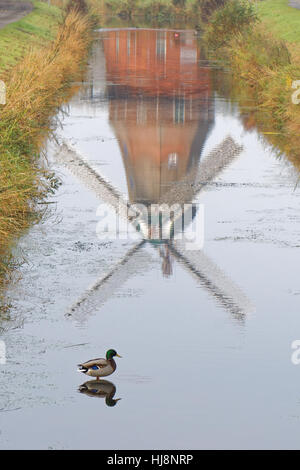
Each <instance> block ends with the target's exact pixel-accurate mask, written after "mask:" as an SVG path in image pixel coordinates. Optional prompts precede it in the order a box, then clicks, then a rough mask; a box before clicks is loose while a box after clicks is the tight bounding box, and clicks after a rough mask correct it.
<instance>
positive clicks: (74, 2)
mask: <svg viewBox="0 0 300 470" xmlns="http://www.w3.org/2000/svg"><path fill="white" fill-rule="evenodd" d="M71 10H76V11H78V12H79V13H83V14H87V12H88V6H87V3H86V1H85V0H69V2H68V3H67V6H66V11H67V13H69V12H70V11H71Z"/></svg>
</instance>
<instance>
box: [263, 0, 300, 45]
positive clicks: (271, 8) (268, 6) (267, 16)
mask: <svg viewBox="0 0 300 470" xmlns="http://www.w3.org/2000/svg"><path fill="white" fill-rule="evenodd" d="M256 5H257V11H258V16H259V18H260V19H261V20H263V22H264V24H265V25H266V26H267V28H268V29H269V30H270V31H271V32H273V33H274V34H275V35H276V36H277V37H278V38H280V39H283V40H284V41H287V42H290V43H291V42H293V43H299V44H300V10H297V9H296V8H292V7H290V6H289V2H288V0H264V1H259V2H257V4H256Z"/></svg>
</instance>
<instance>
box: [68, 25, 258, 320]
mask: <svg viewBox="0 0 300 470" xmlns="http://www.w3.org/2000/svg"><path fill="white" fill-rule="evenodd" d="M102 34H103V49H104V56H105V60H106V81H107V84H108V85H107V99H108V108H109V120H110V124H111V126H112V127H113V130H114V133H115V135H116V137H117V139H118V143H119V147H120V151H121V154H122V159H123V164H124V170H125V173H126V180H127V186H128V195H129V200H128V201H125V200H124V199H123V197H122V195H121V194H120V193H119V192H118V190H117V189H116V188H114V187H113V186H112V184H111V183H108V182H107V181H106V180H105V179H104V178H103V177H102V176H101V175H100V174H99V172H96V171H95V170H94V169H92V168H91V167H90V165H89V163H88V162H87V161H86V160H85V159H84V158H83V157H82V156H80V155H79V154H78V153H77V152H76V150H75V149H72V148H71V147H70V145H69V144H68V143H67V142H65V144H64V145H63V146H62V147H61V149H60V152H59V158H60V159H61V161H63V162H64V163H65V164H66V165H67V167H68V168H69V169H70V171H72V172H73V173H74V174H75V175H76V176H77V177H78V178H79V179H81V181H83V182H84V184H85V185H87V186H88V187H90V188H92V190H93V191H94V192H95V194H96V195H97V196H98V197H99V198H100V199H101V201H102V202H105V203H107V204H108V205H109V206H110V207H112V208H113V210H114V211H115V212H116V213H117V214H118V215H119V216H120V217H121V218H122V217H123V218H126V220H129V221H130V223H133V225H134V227H135V228H137V227H139V234H140V241H139V242H138V243H137V244H136V245H135V246H134V247H133V248H132V249H131V250H129V251H128V253H127V254H126V255H125V257H124V258H123V259H122V260H120V261H119V262H118V263H117V264H116V265H115V266H114V267H113V268H112V269H111V270H110V272H108V273H107V274H105V275H104V276H103V277H101V278H100V279H99V280H98V281H96V282H95V284H94V285H93V286H92V287H91V288H90V289H88V290H87V291H86V292H85V293H84V294H83V295H82V296H81V297H80V298H79V299H78V300H77V301H76V303H75V304H73V306H72V307H71V310H70V312H69V315H71V316H73V317H76V318H77V320H79V321H82V320H83V319H84V318H85V317H86V316H87V315H89V314H90V313H91V312H92V311H93V310H94V309H95V305H97V306H99V305H102V304H103V303H104V302H105V301H106V300H107V299H109V298H110V297H111V295H112V294H113V292H114V290H115V289H117V288H119V287H120V286H121V285H122V283H124V282H126V281H127V280H128V278H129V277H130V276H131V275H133V274H135V273H136V272H138V266H143V270H146V269H147V266H148V265H149V264H150V263H151V262H152V260H151V257H150V255H149V253H148V252H147V250H143V249H142V248H143V246H144V245H145V243H146V242H150V243H151V244H152V245H153V246H154V247H155V248H156V249H157V250H158V252H159V255H160V258H161V261H162V263H161V264H162V271H163V274H164V276H167V277H168V276H171V275H172V272H173V268H172V264H173V258H176V259H177V260H180V262H181V264H182V265H183V266H185V267H186V269H187V270H188V271H189V272H191V273H192V274H193V276H194V277H195V278H196V280H197V282H199V283H200V285H201V286H202V287H204V288H206V289H207V290H208V291H209V292H210V293H211V294H212V295H213V297H214V298H215V299H216V300H217V301H218V302H219V303H220V304H221V305H222V306H223V307H224V308H225V309H227V310H229V311H230V312H231V313H232V315H233V316H234V317H236V318H238V319H243V318H244V316H245V314H246V313H247V312H248V311H250V310H252V305H251V303H250V302H249V300H248V299H247V297H246V296H245V295H244V294H243V292H242V291H241V290H240V289H239V288H238V287H237V286H236V285H235V284H234V283H233V282H232V281H231V280H230V279H229V278H228V277H227V276H226V274H225V273H224V272H222V270H221V269H220V268H219V267H218V266H216V264H215V263H214V262H213V261H212V260H210V259H209V258H208V256H206V255H205V254H204V253H203V251H202V250H198V251H188V250H187V249H186V246H185V242H184V241H180V240H177V239H173V238H174V237H173V238H172V237H171V239H166V238H164V237H163V236H162V229H163V228H164V226H165V224H166V221H165V220H163V219H162V218H161V216H160V214H154V215H155V217H154V219H155V220H154V224H153V214H151V213H150V209H149V210H147V211H146V214H144V213H142V214H138V215H137V216H136V218H135V220H132V217H128V207H131V206H132V205H134V204H141V203H142V204H143V205H144V206H146V207H148V208H150V206H151V207H152V206H153V205H161V204H167V205H169V206H173V205H174V204H176V205H177V206H178V208H179V209H178V210H176V211H174V213H172V220H171V224H170V218H169V221H168V223H169V224H170V225H169V226H170V232H172V233H173V234H174V233H177V230H182V224H181V220H182V206H183V205H184V204H187V203H193V202H194V201H195V200H196V198H197V197H198V196H199V194H200V193H201V192H203V191H205V189H206V187H207V185H208V184H209V183H210V182H211V181H213V180H214V179H215V178H216V177H217V176H218V175H219V174H220V173H221V172H222V171H223V170H224V168H226V167H227V166H228V165H230V164H231V162H232V161H233V160H234V159H235V158H236V157H237V156H238V155H239V154H240V152H241V151H242V147H241V146H239V145H237V144H236V143H235V142H234V140H233V139H232V138H231V137H230V136H228V137H226V138H225V139H224V140H223V141H222V142H221V143H219V145H217V146H216V147H215V149H214V150H213V151H211V152H210V153H209V154H208V155H205V158H203V156H202V151H203V147H204V144H205V142H206V139H207V137H208V135H209V133H210V131H211V130H212V128H213V125H214V100H213V96H212V91H211V80H210V70H209V68H208V67H206V66H205V65H203V64H204V63H205V62H204V61H202V58H201V51H200V50H199V48H198V46H197V42H196V39H195V37H194V35H193V33H192V32H189V31H185V32H180V31H179V32H174V31H156V30H135V31H132V30H120V31H118V30H117V31H115V30H114V31H111V30H109V31H104V32H103V33H102ZM200 59H201V60H200ZM199 60H200V61H199ZM93 101H94V97H93V96H91V95H90V96H89V102H90V103H92V102H93ZM196 209H197V205H195V206H193V205H191V214H190V219H191V220H192V219H193V218H194V217H195V216H196ZM149 221H150V222H151V223H150V224H149ZM178 221H179V222H178ZM176 222H178V223H176Z"/></svg>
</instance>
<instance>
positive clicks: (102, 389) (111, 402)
mask: <svg viewBox="0 0 300 470" xmlns="http://www.w3.org/2000/svg"><path fill="white" fill-rule="evenodd" d="M78 390H79V392H80V393H83V394H85V395H88V396H89V397H98V398H105V403H106V405H107V406H115V405H116V404H117V403H118V401H119V400H121V398H114V396H115V394H116V390H117V389H116V386H115V385H114V384H113V383H112V382H109V381H108V380H88V381H87V382H85V383H83V384H82V385H80V387H79V388H78Z"/></svg>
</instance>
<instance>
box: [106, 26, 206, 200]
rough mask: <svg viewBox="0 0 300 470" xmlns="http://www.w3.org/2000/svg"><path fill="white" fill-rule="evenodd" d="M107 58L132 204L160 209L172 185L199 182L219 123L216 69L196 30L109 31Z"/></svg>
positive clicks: (111, 112) (112, 120)
mask: <svg viewBox="0 0 300 470" xmlns="http://www.w3.org/2000/svg"><path fill="white" fill-rule="evenodd" d="M104 54H105V58H106V64H107V80H108V83H109V85H108V96H109V119H110V123H111V125H112V127H113V129H114V133H115V135H116V137H117V139H118V142H119V146H120V150H121V153H122V157H123V162H124V167H125V172H126V178H127V186H128V193H129V200H130V203H142V204H146V205H150V204H155V203H158V202H160V201H161V200H162V198H163V196H164V194H166V193H167V192H168V191H169V189H170V188H171V187H172V186H173V185H174V184H180V182H181V181H182V180H183V179H184V180H187V179H188V182H189V183H190V184H191V185H192V184H193V183H194V180H195V175H196V172H197V168H198V165H199V160H200V157H201V151H202V149H203V146H204V144H205V141H206V139H207V137H208V134H209V132H210V130H211V129H212V126H213V123H214V103H213V100H212V99H211V78H210V70H209V68H208V67H199V59H200V54H201V52H200V50H199V48H198V47H197V41H196V39H195V37H194V35H193V32H192V31H187V32H184V33H183V32H174V31H156V30H141V31H130V30H129V31H126V30H125V31H110V32H108V33H107V36H106V37H105V39H104ZM186 196H187V195H186ZM190 198H191V196H190ZM190 198H189V199H190Z"/></svg>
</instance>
